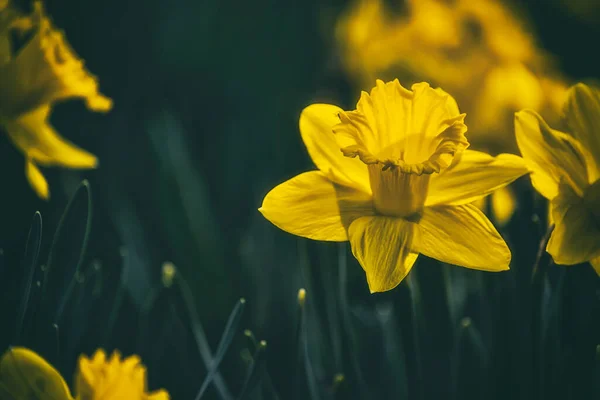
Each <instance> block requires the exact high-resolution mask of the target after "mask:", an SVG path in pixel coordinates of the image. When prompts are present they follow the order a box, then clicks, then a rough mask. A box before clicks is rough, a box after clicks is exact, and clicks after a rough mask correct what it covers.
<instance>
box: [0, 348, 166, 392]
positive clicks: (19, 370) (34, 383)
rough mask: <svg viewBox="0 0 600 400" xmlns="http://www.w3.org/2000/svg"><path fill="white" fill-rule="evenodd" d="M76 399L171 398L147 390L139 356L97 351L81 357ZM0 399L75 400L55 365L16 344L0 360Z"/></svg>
mask: <svg viewBox="0 0 600 400" xmlns="http://www.w3.org/2000/svg"><path fill="white" fill-rule="evenodd" d="M75 394H76V396H75V399H76V400H117V399H130V400H168V399H169V394H168V393H167V392H166V391H164V390H158V391H156V392H154V393H147V389H146V369H145V367H144V366H143V365H142V364H141V361H140V359H139V357H137V356H131V357H127V358H125V359H124V360H121V356H120V355H119V353H118V352H114V353H113V354H112V356H111V357H110V358H109V359H107V358H106V354H105V353H104V351H102V350H97V351H96V353H95V354H94V356H93V357H92V358H91V359H88V358H87V357H85V356H81V357H80V359H79V365H78V371H77V378H76V388H75ZM0 398H1V399H5V398H6V399H14V400H28V399H52V400H73V399H74V398H73V397H72V395H71V392H70V391H69V387H68V386H67V384H66V383H65V381H64V379H63V378H62V376H61V375H60V373H59V372H58V371H56V369H54V367H52V366H51V365H50V364H48V362H47V361H46V360H44V359H43V358H42V357H40V356H39V355H37V354H36V353H34V352H33V351H31V350H29V349H26V348H22V347H15V348H11V349H9V350H8V351H7V352H6V353H5V354H4V356H3V357H2V359H1V360H0Z"/></svg>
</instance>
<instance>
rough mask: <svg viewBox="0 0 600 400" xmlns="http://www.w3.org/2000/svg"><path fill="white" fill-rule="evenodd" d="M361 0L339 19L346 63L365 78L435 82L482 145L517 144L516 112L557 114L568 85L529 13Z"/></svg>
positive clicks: (470, 1)
mask: <svg viewBox="0 0 600 400" xmlns="http://www.w3.org/2000/svg"><path fill="white" fill-rule="evenodd" d="M395 1H396V2H397V3H404V5H405V7H403V12H402V13H395V12H390V10H389V6H388V4H389V3H388V2H386V1H384V0H356V1H355V2H354V3H353V4H352V5H351V6H350V7H349V8H348V10H347V11H346V12H345V13H344V14H343V15H342V17H341V18H340V19H339V21H338V23H337V26H336V35H337V39H338V42H339V47H340V49H341V55H342V61H343V66H344V68H345V69H346V70H347V72H348V73H349V75H350V76H351V77H352V78H353V79H354V80H356V81H357V82H358V83H359V84H360V85H361V86H362V85H364V84H366V83H367V82H368V83H369V84H370V82H372V81H373V80H374V79H375V77H382V76H383V77H387V76H389V77H392V76H393V77H399V78H400V79H401V80H402V81H406V82H419V81H421V80H424V81H428V82H435V83H436V84H439V85H440V86H442V87H444V88H445V89H446V90H448V91H449V92H450V93H452V94H453V96H455V98H456V100H457V101H458V103H459V104H460V105H461V109H463V110H464V111H465V112H466V113H467V114H468V115H469V139H470V142H471V143H472V144H473V145H474V146H475V147H478V148H484V147H485V148H492V150H494V151H495V152H499V151H511V152H512V151H516V143H515V141H514V136H513V135H512V132H513V129H514V128H513V125H512V124H513V115H514V112H515V111H518V110H521V109H524V108H534V109H538V110H540V112H542V114H543V115H544V116H545V117H546V118H554V119H558V115H559V112H560V107H561V105H562V103H563V101H564V96H565V93H566V90H567V87H568V85H567V84H566V83H565V82H564V80H563V79H562V78H561V77H560V76H559V75H558V73H557V72H556V71H554V70H553V68H552V60H551V59H550V57H548V56H547V55H546V54H544V52H543V51H542V50H541V49H540V48H538V47H537V46H536V45H535V42H534V40H532V38H533V36H532V35H531V34H530V33H529V32H528V30H527V28H526V24H525V21H523V20H522V19H521V18H519V17H520V16H519V15H518V14H517V13H515V12H512V11H511V9H510V8H509V7H507V6H506V5H505V4H504V3H503V2H501V1H499V0H455V1H444V0H407V1H404V2H402V1H400V0H395Z"/></svg>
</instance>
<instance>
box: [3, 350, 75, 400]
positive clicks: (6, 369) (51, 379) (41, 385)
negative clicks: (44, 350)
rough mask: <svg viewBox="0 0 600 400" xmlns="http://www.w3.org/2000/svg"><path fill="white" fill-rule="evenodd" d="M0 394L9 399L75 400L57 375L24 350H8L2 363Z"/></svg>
mask: <svg viewBox="0 0 600 400" xmlns="http://www.w3.org/2000/svg"><path fill="white" fill-rule="evenodd" d="M0 394H8V395H9V396H8V397H7V399H53V400H71V399H72V397H71V393H70V391H69V387H68V386H67V384H66V383H65V380H64V379H63V378H62V376H61V375H60V374H59V373H58V371H56V369H54V367H52V365H50V364H48V362H46V360H44V359H43V358H42V357H40V356H39V355H37V354H36V353H34V352H33V351H31V350H29V349H26V348H22V347H13V348H10V349H8V350H7V351H6V352H5V353H4V355H3V356H2V359H0ZM2 398H3V399H4V398H5V397H2Z"/></svg>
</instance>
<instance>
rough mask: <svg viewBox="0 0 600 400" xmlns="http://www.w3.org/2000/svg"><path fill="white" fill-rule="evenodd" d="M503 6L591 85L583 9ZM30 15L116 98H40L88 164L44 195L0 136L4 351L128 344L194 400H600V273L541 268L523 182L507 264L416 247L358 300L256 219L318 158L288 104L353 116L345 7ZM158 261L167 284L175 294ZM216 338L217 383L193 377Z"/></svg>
mask: <svg viewBox="0 0 600 400" xmlns="http://www.w3.org/2000/svg"><path fill="white" fill-rule="evenodd" d="M18 3H19V4H20V5H21V6H22V7H23V8H24V9H26V8H28V7H29V6H30V4H29V2H28V1H25V0H23V1H21V2H18ZM389 3H392V2H391V0H390V2H389ZM515 3H516V5H517V7H518V8H517V9H518V10H521V11H522V13H523V14H526V15H527V16H528V17H527V19H528V20H529V21H530V22H531V24H530V26H529V29H530V30H531V31H532V32H534V33H535V34H536V39H537V40H536V43H538V44H539V47H540V48H541V49H542V50H543V52H545V53H549V54H551V55H552V57H553V58H554V59H555V61H556V62H555V68H556V71H557V72H558V73H560V74H561V75H564V76H565V81H568V82H571V81H579V80H587V79H598V78H599V72H598V71H600V58H599V56H598V54H597V52H595V51H593V49H592V48H591V47H590V46H592V45H593V40H594V39H595V38H598V37H600V23H599V21H598V19H597V18H596V19H594V20H593V21H594V23H590V22H589V18H592V17H591V15H592V14H589V13H585V14H584V16H583V18H582V19H580V18H579V17H577V16H576V15H581V14H571V13H567V12H566V11H565V8H563V6H562V5H561V4H562V3H561V2H559V1H551V2H547V1H541V0H529V1H525V0H521V1H518V2H515ZM394 4H397V3H396V2H394ZM45 6H46V11H47V13H48V14H49V15H51V16H52V18H53V21H54V23H55V24H56V26H59V27H61V28H62V29H64V30H65V33H66V35H67V37H68V38H69V41H70V43H71V45H72V46H73V48H74V49H75V50H76V51H77V53H78V54H79V55H80V56H81V57H82V58H83V59H84V60H86V66H87V67H88V68H89V69H90V70H91V71H94V73H95V74H96V75H97V76H99V77H100V79H101V82H102V88H103V92H104V93H106V94H107V95H108V96H110V97H111V98H112V99H113V100H114V107H113V110H112V111H111V113H110V114H107V115H96V114H92V113H88V112H86V111H85V110H84V107H83V106H82V105H81V104H71V103H66V104H60V105H58V106H57V107H56V108H55V110H54V112H53V115H52V123H53V125H54V126H56V128H57V130H59V131H60V132H61V134H63V135H64V136H65V137H66V138H68V139H69V140H70V141H72V142H74V143H76V144H77V145H79V146H81V147H82V148H85V149H87V150H89V151H90V152H92V153H93V154H95V155H97V156H98V159H99V162H100V164H99V168H98V169H97V170H94V171H90V172H86V173H85V175H84V174H83V173H81V172H77V171H62V170H48V171H44V174H45V176H46V177H47V179H48V181H49V182H50V186H51V187H52V188H54V189H53V197H52V199H51V200H50V201H49V202H48V203H44V202H42V201H40V200H39V199H38V198H37V197H36V195H35V194H34V193H33V192H32V191H31V190H30V188H29V187H28V184H27V182H26V181H25V180H24V179H23V176H22V173H21V172H20V171H22V168H23V167H22V166H23V158H22V155H21V154H20V153H18V151H17V150H16V149H14V148H13V147H12V145H11V143H10V142H9V140H8V139H7V138H6V136H5V135H3V136H2V139H1V140H0V163H1V165H2V169H3V170H4V171H5V173H4V175H3V196H2V207H0V213H1V221H2V224H1V227H0V248H2V252H1V253H0V287H1V289H0V304H1V306H0V313H1V318H2V319H1V321H2V327H3V329H0V343H1V345H2V346H1V347H2V350H4V349H5V348H6V347H7V346H9V345H24V346H27V347H30V348H32V349H33V350H35V351H36V352H38V353H39V354H40V355H42V356H43V357H44V358H46V359H47V360H48V361H49V362H51V364H52V365H53V366H55V367H56V368H57V369H58V370H59V371H60V372H61V373H62V375H63V376H65V377H70V376H72V375H73V372H74V370H75V363H76V360H77V357H78V356H79V354H82V353H83V354H87V355H91V354H92V353H93V351H94V350H95V349H96V348H98V347H103V348H105V349H106V350H107V351H111V350H113V349H119V350H121V351H122V353H123V354H125V355H129V354H134V353H135V354H139V355H140V356H141V357H142V359H143V360H144V363H145V364H146V365H147V366H148V379H149V386H150V389H156V388H159V387H164V388H166V389H167V390H169V392H170V393H171V394H172V397H173V398H174V399H179V398H181V399H189V398H194V397H195V396H196V395H197V393H198V390H199V389H200V388H201V387H202V384H203V380H204V379H205V377H206V376H212V378H211V379H212V382H213V383H211V384H210V385H209V387H208V390H207V392H206V394H205V395H204V397H203V398H207V399H213V398H215V399H220V398H233V397H234V396H237V395H238V394H240V393H242V392H245V394H246V395H247V398H251V399H274V398H280V399H294V398H298V399H306V398H311V399H332V398H337V399H355V398H356V399H358V398H360V399H371V398H382V399H386V398H407V399H438V398H457V399H458V398H461V399H465V398H474V399H506V398H514V399H527V400H530V399H553V398H557V399H575V400H580V399H582V400H583V399H594V398H599V397H600V392H599V390H600V386H599V385H598V382H599V381H600V375H599V373H600V357H599V356H598V354H599V353H598V352H597V350H596V346H597V345H598V344H600V322H599V321H600V299H599V293H600V286H599V282H598V278H597V277H596V275H595V274H594V272H593V270H592V269H591V268H590V267H589V266H586V265H580V266H574V267H569V268H555V266H554V265H552V263H551V262H550V259H549V258H548V256H547V255H546V254H544V253H543V252H542V253H540V256H539V257H537V250H538V247H539V243H540V241H542V240H543V237H544V235H545V231H546V227H547V223H546V222H547V221H546V220H547V217H546V215H547V206H546V203H545V201H544V200H543V199H541V198H540V197H539V196H538V195H537V194H535V193H534V191H533V190H532V188H531V185H530V182H529V180H528V178H523V179H520V180H519V181H517V182H516V183H515V184H514V185H512V186H511V189H512V190H513V193H514V196H515V201H516V204H517V207H516V209H515V213H514V214H513V216H512V218H511V219H510V220H509V221H508V222H507V224H506V225H504V227H502V228H501V233H502V235H503V236H504V237H505V239H506V240H507V242H508V243H509V245H510V247H511V249H512V252H513V265H512V268H511V271H509V272H506V273H502V274H486V273H483V272H477V271H470V270H464V269H459V268H453V267H450V266H447V265H441V264H439V263H437V262H435V261H433V260H429V259H426V258H425V257H423V259H422V260H420V261H419V266H418V268H415V269H414V271H413V272H412V273H411V274H410V275H409V278H408V279H407V280H406V281H405V282H403V283H402V284H401V285H400V286H399V287H398V288H397V289H396V290H394V291H392V292H389V293H384V294H380V295H370V294H369V292H368V288H367V285H366V282H365V279H364V274H363V271H362V270H361V268H360V266H359V265H358V264H357V263H356V262H355V260H354V259H353V257H352V255H351V254H350V253H349V250H348V248H347V247H346V245H343V244H342V245H333V244H324V243H309V242H308V241H306V240H299V239H297V238H294V237H291V236H290V235H287V234H284V233H282V232H280V231H279V230H278V229H277V228H275V227H273V226H271V225H270V224H269V223H268V222H267V221H265V220H264V219H263V218H262V217H261V216H260V214H259V213H258V212H257V211H256V209H257V208H258V206H259V204H260V200H261V199H262V198H263V196H264V194H265V193H266V192H267V190H268V189H269V188H271V187H273V186H274V185H275V184H277V183H280V182H282V181H284V180H285V179H287V178H289V177H292V176H294V175H296V174H297V173H299V172H301V171H304V170H307V169H309V168H312V166H311V163H310V160H309V158H308V155H307V153H306V151H305V149H304V148H303V145H302V144H301V140H300V135H299V134H298V127H297V123H298V116H299V114H300V111H301V110H302V109H303V108H304V107H305V106H306V105H308V104H311V103H314V102H327V103H333V104H340V105H342V106H344V107H345V108H351V107H353V105H354V104H355V102H356V99H357V98H358V91H357V87H358V88H361V89H364V88H365V87H363V86H362V85H361V84H357V83H356V81H355V77H353V76H350V75H348V74H347V72H346V69H345V68H344V63H343V62H342V57H340V55H341V54H340V51H339V48H338V46H337V42H336V38H335V27H336V23H337V21H338V20H339V18H341V17H342V16H343V15H345V12H346V10H348V9H349V7H352V6H353V3H348V2H342V1H338V0H335V1H329V2H327V1H310V0H309V1H292V2H289V1H265V0H258V1H255V2H239V1H232V0H206V1H202V2H196V1H189V0H179V1H174V2H159V1H156V0H152V1H146V2H141V1H125V2H123V1H116V0H107V1H104V2H95V3H91V2H80V1H75V0H63V1H55V0H47V1H45ZM387 6H388V7H389V6H390V4H388V5H387ZM400 11H401V10H400ZM519 16H521V14H520V12H519ZM583 21H586V22H583ZM590 43H591V44H590ZM434 83H435V82H434ZM370 86H371V84H369V85H368V87H370ZM368 87H367V88H368ZM448 90H449V89H448ZM459 101H460V100H459ZM459 104H460V103H459ZM461 107H463V106H461ZM466 111H467V112H468V110H466ZM467 123H469V122H468V120H467ZM15 171H19V172H18V173H16V172H15ZM84 176H85V177H87V178H88V179H89V182H90V187H91V188H92V190H93V196H92V199H93V201H92V202H91V203H89V202H88V198H87V195H86V194H85V193H87V190H88V189H87V186H85V188H83V189H82V188H80V189H77V188H79V187H80V186H79V185H80V181H81V179H82V178H83V177H84ZM73 193H78V194H77V195H76V196H75V200H74V201H73V202H72V203H71V205H70V206H69V207H68V209H69V210H70V211H69V212H68V213H67V214H66V215H67V217H66V218H65V219H63V222H62V225H60V223H59V221H60V219H61V215H62V213H63V210H64V209H65V207H66V206H67V204H68V201H69V199H70V198H71V196H72V195H73ZM36 210H39V211H40V212H41V215H42V216H43V225H44V226H43V230H42V229H41V225H40V222H36V221H38V220H37V218H39V217H35V218H34V222H33V224H32V225H30V221H31V216H32V215H33V214H34V212H35V211H36ZM90 215H93V218H92V220H91V221H88V217H89V216H90ZM88 222H89V223H90V224H91V225H88ZM59 225H60V226H61V228H60V232H58V231H57V227H58V226H59ZM30 227H31V231H30ZM88 230H89V233H87V234H86V232H88ZM40 232H41V233H40ZM39 235H41V239H38V238H37V237H38V236H39ZM84 242H86V243H87V247H86V246H84ZM53 243H54V244H53ZM37 246H39V256H38V257H35V256H34V255H35V254H36V251H34V249H36V248H37ZM84 247H85V251H82V250H84ZM51 248H52V251H51V252H50V249H51ZM50 253H51V254H52V255H51V257H50V256H49V254H50ZM80 256H81V257H80ZM536 258H537V262H536ZM166 260H169V261H171V262H172V263H173V265H175V266H176V267H177V273H176V276H177V277H179V279H175V280H174V281H175V282H177V284H173V285H171V286H170V287H167V286H165V285H163V283H162V279H161V278H162V266H163V263H164V262H165V261H166ZM534 264H537V268H536V269H535V270H534V268H533V266H534ZM41 266H45V267H44V268H41ZM534 272H535V273H534ZM30 277H31V279H29V278H30ZM532 277H533V278H532ZM44 279H45V280H46V284H45V285H44V284H43V282H44ZM27 282H31V286H30V289H29V292H28V291H27V289H26V288H27V287H28V284H27ZM38 282H40V286H38V285H37V283H38ZM42 287H46V288H47V289H46V290H45V291H42V290H41V288H42ZM301 287H304V288H306V302H305V304H304V307H302V308H299V307H298V304H297V291H298V289H299V288H301ZM69 288H70V289H69ZM27 294H28V295H29V297H26V296H27ZM242 297H243V298H245V299H246V305H245V309H244V310H243V314H240V315H238V313H239V312H240V310H239V307H237V306H236V304H239V299H240V298H242ZM24 299H28V300H27V302H25V303H24V301H25V300H24ZM191 299H193V300H191ZM232 310H234V312H233V313H232ZM236 310H237V311H236ZM228 316H229V317H231V318H233V319H234V322H235V321H237V323H236V324H237V325H236V324H233V325H232V324H231V323H230V324H229V325H228ZM231 318H230V321H231ZM238 318H239V320H238ZM19 321H23V322H22V323H20V322H19ZM57 321H58V323H57V324H56V325H57V326H58V329H57V328H55V327H53V323H56V322H57ZM200 323H201V325H199V324H200ZM234 325H235V326H234ZM4 327H9V329H5V328H4ZM199 327H200V328H201V329H199ZM246 328H248V329H250V330H251V331H252V335H243V334H242V332H243V330H244V329H246ZM202 333H204V334H205V336H204V340H203V339H202V336H203V334H202ZM252 337H255V339H254V341H253V340H252ZM223 338H225V339H223ZM228 338H229V339H228ZM223 340H226V342H225V343H224V342H223ZM261 340H265V341H266V343H267V345H266V347H265V348H263V347H262V346H261V345H260V341H261ZM219 343H224V344H223V346H219ZM226 344H228V346H225V345H226ZM219 348H221V352H220V353H219V355H221V357H222V360H220V363H219V366H218V372H219V373H218V374H216V373H212V375H209V372H208V371H210V370H211V368H213V369H214V364H212V361H211V360H214V358H215V357H216V355H217V350H218V349H219ZM207 349H209V350H210V355H207ZM342 377H343V378H342ZM69 381H70V380H69ZM218 382H221V383H218ZM218 385H223V386H221V389H220V391H217V390H216V389H215V387H217V386H218ZM225 386H226V387H227V389H226V390H227V393H226V395H225V396H224V395H223V393H224V391H223V389H222V388H223V387H225ZM275 392H276V393H277V395H273V393H275ZM219 393H221V395H219ZM231 393H235V395H231ZM226 396H230V397H226Z"/></svg>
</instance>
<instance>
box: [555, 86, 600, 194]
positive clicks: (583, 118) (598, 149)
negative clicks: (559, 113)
mask: <svg viewBox="0 0 600 400" xmlns="http://www.w3.org/2000/svg"><path fill="white" fill-rule="evenodd" d="M563 112H564V116H565V119H566V120H567V124H568V125H569V128H570V132H569V133H571V134H572V135H573V136H574V137H575V138H576V139H577V140H579V142H580V143H581V145H582V146H583V147H584V148H586V149H587V150H588V151H589V154H590V156H591V157H590V160H589V161H590V163H589V167H590V168H589V170H588V173H589V174H590V183H591V182H594V181H595V180H597V179H599V178H600V90H598V89H596V88H591V87H589V86H587V85H584V84H582V83H579V84H577V85H575V86H573V87H571V88H570V89H569V91H568V96H567V101H566V102H565V107H564V110H563Z"/></svg>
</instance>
